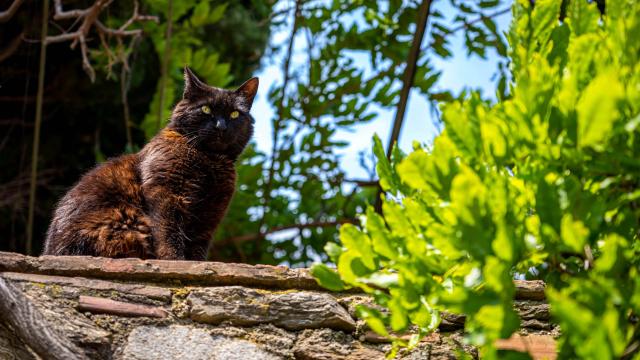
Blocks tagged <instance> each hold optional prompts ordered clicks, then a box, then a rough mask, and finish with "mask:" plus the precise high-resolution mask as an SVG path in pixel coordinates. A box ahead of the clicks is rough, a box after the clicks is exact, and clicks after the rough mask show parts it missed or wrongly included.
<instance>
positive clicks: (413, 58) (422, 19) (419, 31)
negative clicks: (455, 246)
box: [375, 0, 432, 212]
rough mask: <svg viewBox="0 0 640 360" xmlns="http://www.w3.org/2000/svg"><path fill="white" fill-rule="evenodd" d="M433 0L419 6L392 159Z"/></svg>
mask: <svg viewBox="0 0 640 360" xmlns="http://www.w3.org/2000/svg"><path fill="white" fill-rule="evenodd" d="M431 2H432V1H431V0H422V3H420V7H418V19H417V20H416V33H415V35H414V37H413V41H412V42H411V49H410V50H409V57H408V58H407V64H406V67H405V70H404V76H403V77H402V89H401V90H400V101H398V107H397V108H396V116H395V119H394V120H393V129H392V130H391V137H390V138H389V145H388V146H387V158H388V159H391V152H392V150H393V146H394V144H396V142H397V141H398V138H399V137H400V129H401V128H402V122H403V121H404V113H405V111H406V109H407V102H408V101H409V93H410V91H411V88H412V87H413V80H414V78H415V76H416V68H417V64H418V58H419V57H420V45H421V44H422V39H423V37H424V33H425V30H426V28H427V21H428V20H429V13H430V10H431ZM380 194H382V188H378V193H377V196H376V199H375V201H376V203H375V208H376V211H377V212H381V211H382V200H381V199H380Z"/></svg>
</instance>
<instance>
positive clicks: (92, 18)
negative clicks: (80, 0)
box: [45, 0, 158, 82]
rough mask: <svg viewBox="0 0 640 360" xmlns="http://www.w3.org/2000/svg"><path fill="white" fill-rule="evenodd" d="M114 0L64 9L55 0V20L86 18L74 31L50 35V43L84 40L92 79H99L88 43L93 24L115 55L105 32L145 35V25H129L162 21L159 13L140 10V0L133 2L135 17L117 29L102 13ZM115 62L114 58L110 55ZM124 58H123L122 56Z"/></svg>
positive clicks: (74, 43)
mask: <svg viewBox="0 0 640 360" xmlns="http://www.w3.org/2000/svg"><path fill="white" fill-rule="evenodd" d="M112 2H113V0H96V2H95V3H93V5H91V6H90V7H88V8H86V9H74V10H68V11H65V10H63V9H62V0H54V10H55V12H54V15H53V19H54V20H75V21H77V22H78V21H82V23H81V24H80V26H79V27H78V28H77V30H75V31H73V32H66V33H62V34H59V35H53V36H47V38H46V40H45V41H46V44H53V43H59V42H65V41H72V42H71V48H72V49H75V47H76V46H77V45H78V44H80V52H81V54H82V68H83V69H84V71H85V72H86V73H87V75H89V78H91V81H92V82H93V81H94V80H95V71H94V70H93V67H92V66H91V62H90V61H89V48H88V46H87V37H88V35H89V32H90V31H91V29H92V28H94V29H95V30H96V31H97V33H98V36H99V37H100V40H101V42H102V46H103V47H104V48H105V50H106V51H107V53H108V55H110V56H111V55H112V52H111V50H110V49H109V47H108V44H107V42H106V41H105V36H113V37H116V38H117V39H118V41H122V38H124V37H133V38H136V37H138V36H140V35H142V29H129V27H130V26H131V25H133V24H135V23H136V22H141V21H155V22H158V17H157V16H150V15H141V14H140V13H139V5H138V2H137V1H135V2H134V6H133V14H132V15H131V17H130V18H129V19H128V20H127V21H125V22H124V24H122V26H120V27H119V28H117V29H114V28H110V27H107V26H106V25H104V24H103V23H102V22H101V21H100V19H99V16H100V14H101V13H102V11H103V10H104V9H106V8H107V7H108V6H109V5H110V4H111V3H112ZM109 61H110V63H111V61H112V58H111V57H110V58H109ZM120 61H122V59H120Z"/></svg>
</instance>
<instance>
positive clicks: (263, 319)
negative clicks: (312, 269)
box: [187, 286, 356, 331]
mask: <svg viewBox="0 0 640 360" xmlns="http://www.w3.org/2000/svg"><path fill="white" fill-rule="evenodd" d="M187 304H188V305H189V306H190V308H191V309H190V314H189V317H190V318H191V320H194V321H197V322H202V323H208V324H218V323H221V322H229V323H231V324H233V325H242V326H251V325H257V324H265V323H270V324H273V325H275V326H278V327H282V328H284V329H288V330H301V329H314V328H331V329H336V330H346V331H353V330H354V329H355V327H356V323H355V321H354V320H353V319H352V318H351V316H350V315H349V313H348V312H347V310H346V309H345V308H343V307H342V306H340V304H338V301H337V300H336V299H335V298H334V297H333V296H331V295H329V294H326V293H318V292H311V291H295V292H294V291H281V292H277V291H276V292H271V291H261V290H255V289H249V288H244V287H240V286H228V287H218V288H205V289H196V290H193V291H192V292H191V293H190V294H189V296H188V297H187Z"/></svg>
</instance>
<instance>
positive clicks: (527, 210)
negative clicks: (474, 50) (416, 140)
mask: <svg viewBox="0 0 640 360" xmlns="http://www.w3.org/2000/svg"><path fill="white" fill-rule="evenodd" d="M561 3H563V4H562V5H561ZM534 4H535V5H534ZM561 6H562V7H563V9H561ZM561 13H562V15H561ZM565 15H566V16H565ZM513 19H514V21H513V23H512V25H511V28H510V30H509V34H508V39H509V44H510V49H509V51H510V53H509V56H510V60H511V76H512V77H511V79H512V82H511V84H510V91H509V95H508V96H506V97H504V98H501V99H500V100H499V101H498V102H496V103H492V102H490V101H486V100H484V99H483V98H482V97H481V96H480V95H479V94H476V93H472V94H470V95H468V96H466V97H464V100H458V101H452V102H450V103H447V104H444V105H443V106H442V117H443V121H444V123H445V129H444V131H443V132H442V134H440V135H439V136H438V137H437V138H436V139H435V141H434V143H433V145H432V146H429V147H427V146H419V145H416V147H415V149H414V151H413V152H412V153H411V154H409V155H405V154H402V153H401V152H400V151H396V152H394V154H393V156H392V159H391V161H390V162H389V161H387V159H386V156H385V154H384V151H383V148H382V144H381V143H380V140H378V139H375V147H374V152H375V153H376V155H377V158H378V164H377V171H378V174H379V176H380V185H381V186H382V188H383V190H384V191H385V196H384V200H383V205H382V215H379V214H377V213H376V212H375V211H373V209H371V208H370V209H368V210H367V211H366V214H364V215H363V217H362V226H361V227H356V226H353V225H344V226H343V227H342V228H341V229H340V239H341V242H342V245H341V246H339V245H337V244H329V245H328V246H327V248H326V250H327V253H328V254H329V256H330V257H331V259H332V260H333V261H334V262H335V264H336V265H337V269H338V273H337V274H336V273H335V272H332V271H330V269H328V268H327V267H326V265H316V266H315V267H314V268H313V272H314V274H315V275H316V276H317V277H318V278H319V281H320V282H321V283H322V284H325V285H327V286H328V287H329V288H331V289H334V290H340V289H342V288H344V287H358V288H361V289H363V290H364V291H366V292H367V293H370V294H372V295H373V297H374V299H375V300H376V302H377V303H378V304H380V305H383V306H385V307H387V308H388V309H389V310H390V311H389V313H388V314H382V313H380V312H377V311H374V310H372V309H367V308H361V309H360V314H361V316H362V317H363V318H364V319H365V320H366V321H367V323H368V325H369V326H370V327H371V328H372V329H373V330H375V331H377V332H378V333H381V334H389V333H388V330H389V329H390V330H393V331H395V332H402V331H404V330H406V329H407V328H408V327H409V326H410V325H412V324H413V325H416V326H417V327H418V328H419V329H420V334H425V333H427V332H430V331H433V330H434V329H435V328H436V327H437V325H438V324H439V312H440V311H441V310H445V309H446V310H447V311H450V312H454V313H460V314H465V315H466V316H467V321H466V325H465V331H466V333H467V339H468V340H469V342H470V343H473V344H475V345H479V346H481V349H482V354H483V356H486V357H487V358H493V357H496V356H498V353H497V351H496V350H495V349H494V347H493V342H494V340H496V339H499V338H507V337H509V336H510V335H511V334H512V333H513V332H514V331H515V330H516V329H517V328H518V326H519V319H518V316H517V314H516V312H515V311H514V309H513V298H514V293H515V287H514V284H513V282H512V279H513V278H514V277H526V278H528V279H543V280H545V281H546V282H547V291H546V294H547V298H548V301H549V302H550V304H551V311H552V315H553V319H554V321H555V322H556V323H558V324H559V325H560V326H561V332H562V335H561V338H560V341H559V351H560V355H559V356H560V358H563V359H564V358H591V359H608V358H614V357H615V358H617V357H621V356H623V355H624V356H635V358H638V355H637V351H638V348H639V345H640V344H639V341H640V329H639V328H638V327H639V326H640V325H639V324H638V314H640V276H638V275H639V270H640V267H639V265H640V257H639V256H638V252H639V250H640V241H638V234H639V231H640V226H639V220H640V210H639V208H640V203H639V201H638V199H639V198H640V188H639V186H638V184H639V181H640V131H639V130H638V126H639V125H640V36H639V34H640V2H637V1H631V0H620V1H608V2H607V3H606V11H605V13H604V15H601V13H600V12H599V11H598V8H597V5H596V2H587V1H583V0H572V1H563V2H560V1H555V0H538V1H535V2H530V1H525V0H519V1H516V2H515V4H514V6H513ZM420 334H419V335H420ZM416 339H417V337H416ZM398 344H401V345H407V344H406V343H400V342H398ZM408 345H411V344H408ZM634 353H635V355H634ZM630 354H631V355H630Z"/></svg>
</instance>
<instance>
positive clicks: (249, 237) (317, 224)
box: [214, 219, 356, 247]
mask: <svg viewBox="0 0 640 360" xmlns="http://www.w3.org/2000/svg"><path fill="white" fill-rule="evenodd" d="M355 223H356V220H355V219H341V220H335V221H314V222H310V223H306V224H293V225H282V226H275V227H273V228H271V229H269V230H267V231H265V232H260V233H254V234H245V235H239V236H232V237H229V238H226V239H222V240H220V241H217V242H215V243H214V246H216V247H222V246H227V245H231V244H241V243H243V242H247V241H253V240H257V239H260V238H264V237H265V236H267V235H270V234H274V233H277V232H280V231H284V230H291V229H309V228H321V227H333V226H338V225H342V224H355Z"/></svg>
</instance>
